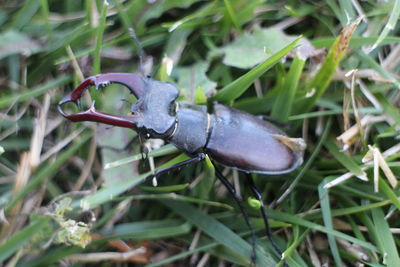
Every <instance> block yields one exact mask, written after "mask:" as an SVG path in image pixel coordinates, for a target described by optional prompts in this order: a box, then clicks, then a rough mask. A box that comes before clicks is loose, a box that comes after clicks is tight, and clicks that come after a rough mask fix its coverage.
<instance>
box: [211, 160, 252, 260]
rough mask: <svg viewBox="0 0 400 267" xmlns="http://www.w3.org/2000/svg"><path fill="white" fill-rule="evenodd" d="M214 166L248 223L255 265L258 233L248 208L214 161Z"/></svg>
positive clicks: (218, 176)
mask: <svg viewBox="0 0 400 267" xmlns="http://www.w3.org/2000/svg"><path fill="white" fill-rule="evenodd" d="M213 165H214V168H215V174H216V175H217V178H218V179H219V180H220V181H221V183H222V184H223V185H224V186H225V187H226V189H228V192H229V193H230V194H231V196H232V197H233V199H234V200H235V202H236V204H237V205H238V207H239V209H240V211H241V213H242V214H243V218H244V221H245V222H246V224H247V227H248V228H249V229H250V232H251V247H252V250H251V262H252V264H253V265H255V263H256V260H257V254H256V233H255V232H254V229H253V226H252V225H251V222H250V219H249V216H248V215H247V212H246V210H245V209H244V207H243V205H242V203H241V197H240V196H239V195H238V194H237V193H236V190H235V187H234V186H233V184H231V183H230V182H229V181H228V179H226V177H225V176H224V175H223V174H222V173H221V171H220V170H219V169H218V168H217V167H216V166H215V164H214V163H213Z"/></svg>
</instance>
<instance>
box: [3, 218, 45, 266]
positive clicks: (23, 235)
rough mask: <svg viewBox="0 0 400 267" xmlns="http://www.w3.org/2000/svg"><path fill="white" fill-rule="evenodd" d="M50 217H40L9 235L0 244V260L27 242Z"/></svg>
mask: <svg viewBox="0 0 400 267" xmlns="http://www.w3.org/2000/svg"><path fill="white" fill-rule="evenodd" d="M49 219H50V217H42V218H40V219H38V220H37V221H35V222H34V223H32V224H31V225H29V226H27V227H25V228H24V229H22V230H20V231H18V232H17V233H16V234H15V235H13V236H12V237H10V239H8V240H7V241H6V242H5V243H3V244H1V245H0V262H3V261H4V260H6V259H7V258H8V257H9V256H11V255H12V254H13V253H15V252H16V251H17V250H19V249H21V248H22V247H23V246H24V245H25V244H27V243H28V242H29V241H30V240H31V239H32V238H33V237H34V236H35V235H36V234H37V233H38V232H39V231H40V229H42V228H43V227H45V226H46V225H47V224H48V221H49Z"/></svg>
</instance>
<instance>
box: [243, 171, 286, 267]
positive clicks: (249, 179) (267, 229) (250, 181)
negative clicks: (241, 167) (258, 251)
mask: <svg viewBox="0 0 400 267" xmlns="http://www.w3.org/2000/svg"><path fill="white" fill-rule="evenodd" d="M246 179H247V183H248V185H249V186H250V189H251V191H252V192H253V195H254V197H255V198H256V199H257V200H258V201H259V202H260V212H261V215H262V217H263V220H264V226H265V232H266V234H267V237H268V239H269V241H270V242H271V245H272V246H273V247H274V249H275V251H276V252H278V254H279V255H280V256H281V257H282V251H281V250H280V248H279V247H278V245H277V244H276V243H275V241H274V240H273V239H272V233H271V228H270V227H269V223H268V216H267V213H266V211H265V206H264V202H263V200H262V195H261V193H260V191H259V190H258V188H257V187H256V185H255V184H254V181H253V178H252V177H251V174H249V173H246ZM285 266H286V264H285Z"/></svg>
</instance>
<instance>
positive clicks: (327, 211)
mask: <svg viewBox="0 0 400 267" xmlns="http://www.w3.org/2000/svg"><path fill="white" fill-rule="evenodd" d="M330 180H331V179H324V181H322V183H321V184H320V185H319V186H318V195H319V199H320V201H321V212H322V218H323V220H324V224H325V227H326V228H327V229H330V230H333V222H332V214H331V206H330V200H329V195H328V189H325V188H324V186H325V184H327V183H328V182H329V181H330ZM328 243H329V249H330V251H331V254H332V256H333V259H334V260H335V263H336V266H342V260H341V259H340V254H339V249H338V246H337V243H336V240H335V236H334V235H332V234H328Z"/></svg>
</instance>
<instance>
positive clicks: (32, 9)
mask: <svg viewBox="0 0 400 267" xmlns="http://www.w3.org/2000/svg"><path fill="white" fill-rule="evenodd" d="M39 7H40V1H37V0H28V1H25V2H24V4H23V6H22V8H21V9H20V10H18V12H17V13H16V14H15V15H14V17H13V18H12V21H11V25H10V28H11V29H13V28H17V29H21V28H22V27H24V26H25V25H27V24H28V23H29V21H30V20H31V19H32V17H33V16H34V15H35V14H36V12H37V11H38V10H39Z"/></svg>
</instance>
